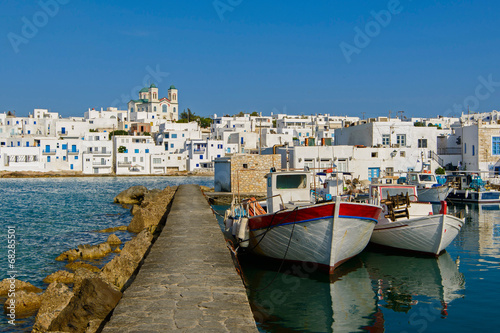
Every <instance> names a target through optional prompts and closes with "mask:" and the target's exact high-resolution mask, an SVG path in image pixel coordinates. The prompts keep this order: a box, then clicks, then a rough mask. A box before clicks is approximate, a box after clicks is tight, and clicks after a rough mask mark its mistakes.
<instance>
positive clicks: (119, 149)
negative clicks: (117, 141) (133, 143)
mask: <svg viewBox="0 0 500 333" xmlns="http://www.w3.org/2000/svg"><path fill="white" fill-rule="evenodd" d="M126 151H127V147H125V146H120V147H118V152H119V153H122V154H123V153H124V152H126Z"/></svg>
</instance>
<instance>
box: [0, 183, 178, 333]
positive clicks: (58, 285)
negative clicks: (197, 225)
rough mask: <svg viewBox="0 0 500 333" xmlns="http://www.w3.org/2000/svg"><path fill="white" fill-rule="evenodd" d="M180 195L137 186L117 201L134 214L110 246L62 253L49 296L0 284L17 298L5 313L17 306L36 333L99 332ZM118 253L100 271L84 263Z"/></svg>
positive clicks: (1, 291) (25, 286)
mask: <svg viewBox="0 0 500 333" xmlns="http://www.w3.org/2000/svg"><path fill="white" fill-rule="evenodd" d="M176 190H177V186H175V187H167V188H165V189H164V190H148V189H147V188H145V187H144V186H133V187H131V188H129V189H128V190H125V191H123V192H122V193H120V194H119V195H117V196H116V197H115V199H114V201H115V203H119V204H122V205H124V206H125V207H128V208H131V212H132V215H133V218H132V220H131V222H130V224H129V225H128V226H121V227H116V228H109V229H105V230H100V231H99V232H109V233H110V235H109V237H108V239H107V241H106V242H103V243H100V244H97V245H89V244H83V245H80V246H78V248H77V249H70V250H68V251H65V252H63V253H62V254H61V255H60V256H58V257H57V258H56V260H59V261H67V262H68V264H67V265H66V268H67V269H68V270H61V271H57V272H55V273H52V274H50V275H49V276H47V277H46V278H45V279H44V282H45V283H48V284H49V285H48V286H47V288H46V290H45V291H42V290H41V289H39V288H37V287H35V286H33V285H31V284H30V283H27V282H24V281H19V280H10V279H5V280H3V281H1V282H0V297H6V296H7V295H8V293H9V290H12V289H13V285H15V297H12V298H7V300H6V302H5V304H4V312H5V313H6V314H8V313H9V306H10V307H12V304H14V305H15V315H16V317H23V316H26V315H30V314H34V313H37V314H36V319H35V323H34V325H33V331H32V332H57V331H58V332H86V333H91V332H97V331H98V330H99V329H100V328H102V326H103V325H104V324H105V321H106V318H108V316H110V314H111V312H112V310H113V309H114V307H115V306H116V305H117V304H118V302H119V300H120V298H121V296H122V293H123V291H124V290H125V289H126V288H127V287H128V286H129V285H130V283H132V281H133V280H134V278H135V275H136V274H137V272H138V270H139V269H140V267H141V265H142V262H143V260H144V258H145V256H146V255H147V253H148V252H149V249H150V248H151V246H152V244H153V243H154V241H155V240H156V238H157V237H158V235H159V234H160V232H161V230H162V228H163V226H164V224H165V221H166V217H167V215H168V212H169V209H170V206H171V203H172V199H173V197H174V195H175V192H176ZM124 229H126V230H128V231H130V232H133V233H136V236H135V237H133V238H132V239H131V240H130V241H128V242H126V243H124V244H121V240H120V239H119V238H118V237H117V236H116V235H115V234H113V233H112V232H114V231H117V230H124ZM110 253H118V254H117V255H116V256H115V257H114V258H113V259H112V260H111V261H109V262H108V263H107V264H105V265H104V267H102V269H99V268H97V267H95V266H92V265H90V264H89V263H86V262H85V261H86V260H92V259H96V258H103V257H104V256H107V255H109V254H110Z"/></svg>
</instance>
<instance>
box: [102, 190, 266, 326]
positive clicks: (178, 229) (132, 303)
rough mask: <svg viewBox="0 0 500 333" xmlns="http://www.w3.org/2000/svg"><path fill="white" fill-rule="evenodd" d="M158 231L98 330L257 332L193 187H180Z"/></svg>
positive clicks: (218, 233)
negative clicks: (135, 274)
mask: <svg viewBox="0 0 500 333" xmlns="http://www.w3.org/2000/svg"><path fill="white" fill-rule="evenodd" d="M173 200H174V201H173V203H172V208H171V211H170V213H169V215H168V217H167V222H166V225H165V227H164V228H163V231H162V233H161V235H160V236H159V237H158V239H157V240H156V242H155V243H154V245H153V247H152V248H151V251H150V253H149V255H148V256H147V258H146V259H145V261H144V264H143V266H142V267H141V269H140V271H139V273H138V275H137V277H136V279H135V281H134V282H133V283H132V285H131V286H130V287H129V288H128V289H127V290H125V292H124V293H123V297H122V299H121V300H120V303H118V306H117V307H116V308H115V310H114V312H113V315H112V316H111V319H110V321H109V322H108V323H107V324H106V325H105V326H104V329H103V331H102V332H105V333H110V332H120V333H121V332H170V331H180V332H197V333H199V332H257V327H256V325H255V321H254V318H253V315H252V311H251V310H250V305H249V303H248V298H247V294H246V292H245V288H244V286H243V283H242V281H241V278H240V277H239V275H238V273H237V272H236V270H235V268H234V265H233V261H232V258H231V254H230V252H229V250H228V249H227V247H226V244H225V241H224V236H223V235H222V233H221V230H220V228H219V225H218V224H217V220H216V218H215V217H214V215H213V214H212V211H211V210H210V206H209V205H208V203H207V201H206V199H205V198H204V196H203V194H202V193H201V190H200V187H199V186H198V185H181V186H179V188H178V190H177V192H176V194H175V196H174V199H173Z"/></svg>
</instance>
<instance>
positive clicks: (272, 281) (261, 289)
mask: <svg viewBox="0 0 500 333" xmlns="http://www.w3.org/2000/svg"><path fill="white" fill-rule="evenodd" d="M293 212H295V221H294V222H297V213H298V209H297V207H295V208H294V209H293V211H291V212H290V214H291V213H293ZM290 214H288V215H287V217H288V216H289V215H290ZM295 224H296V223H293V224H292V232H291V233H290V238H289V239H288V244H287V246H286V251H285V254H284V255H283V258H282V259H281V263H280V266H279V268H278V271H277V272H276V274H274V277H273V278H272V280H271V282H269V283H268V284H267V285H266V286H265V287H263V288H259V289H255V288H251V287H250V286H249V285H248V284H246V282H245V280H244V279H243V284H244V285H245V288H247V289H249V290H250V291H253V292H260V291H264V290H266V289H267V288H269V287H270V286H271V285H272V284H273V283H274V281H275V280H276V278H277V277H278V274H279V273H280V272H281V268H282V267H283V264H284V263H285V260H286V255H287V254H288V250H289V249H290V244H291V242H292V238H293V232H294V231H295ZM262 238H264V237H262ZM259 243H260V241H259Z"/></svg>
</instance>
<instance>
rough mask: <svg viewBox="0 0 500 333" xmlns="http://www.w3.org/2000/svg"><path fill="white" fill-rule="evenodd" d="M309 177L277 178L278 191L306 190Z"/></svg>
mask: <svg viewBox="0 0 500 333" xmlns="http://www.w3.org/2000/svg"><path fill="white" fill-rule="evenodd" d="M306 183H307V175H280V176H277V177H276V188H277V189H292V188H306Z"/></svg>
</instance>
